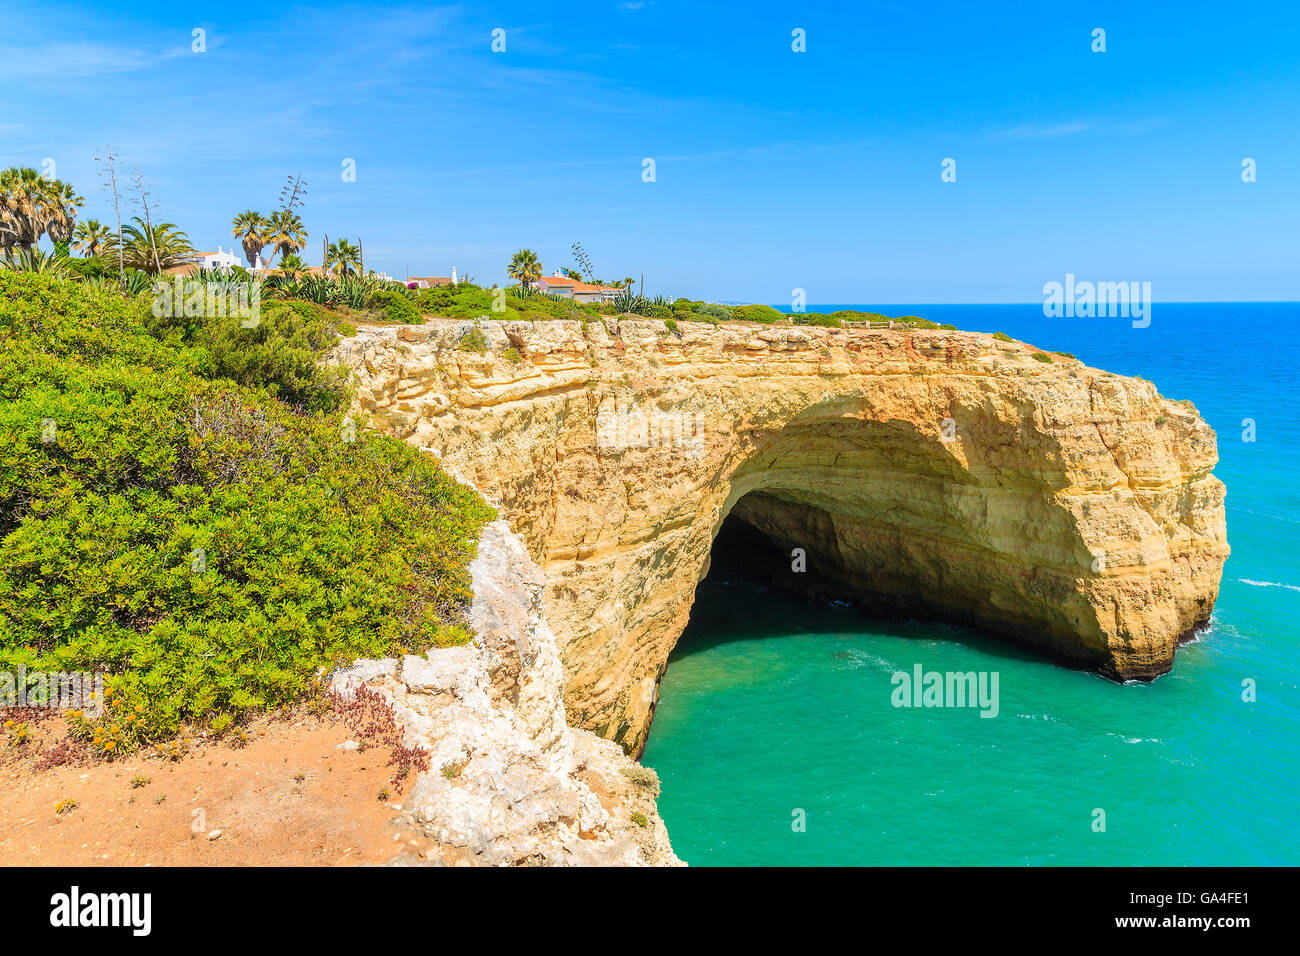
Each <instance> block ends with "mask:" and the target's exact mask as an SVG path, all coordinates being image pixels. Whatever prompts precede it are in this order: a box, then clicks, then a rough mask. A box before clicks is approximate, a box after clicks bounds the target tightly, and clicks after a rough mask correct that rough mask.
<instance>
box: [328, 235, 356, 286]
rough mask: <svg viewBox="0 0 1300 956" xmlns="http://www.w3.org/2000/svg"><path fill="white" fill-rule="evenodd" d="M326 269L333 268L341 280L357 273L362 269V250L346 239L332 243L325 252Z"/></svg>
mask: <svg viewBox="0 0 1300 956" xmlns="http://www.w3.org/2000/svg"><path fill="white" fill-rule="evenodd" d="M325 268H326V269H330V268H332V269H333V270H334V271H335V272H336V273H337V274H338V276H339V278H342V277H343V276H345V275H347V274H348V273H350V272H352V273H355V272H356V271H357V270H358V269H360V268H361V250H360V249H359V248H358V247H357V246H354V245H353V244H352V243H350V242H348V241H347V240H346V239H339V240H338V241H337V242H331V243H330V244H329V248H328V249H326V250H325Z"/></svg>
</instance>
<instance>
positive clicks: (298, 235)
mask: <svg viewBox="0 0 1300 956" xmlns="http://www.w3.org/2000/svg"><path fill="white" fill-rule="evenodd" d="M266 241H267V242H268V243H269V244H270V245H271V256H272V258H274V257H275V256H276V255H277V254H279V255H282V256H287V255H288V254H289V253H291V252H297V251H298V250H299V249H301V248H302V247H303V246H305V245H307V230H306V229H304V228H303V225H302V217H301V216H299V215H298V214H297V213H296V212H290V211H289V210H287V209H277V210H276V211H275V212H273V213H271V218H270V220H269V221H268V222H267V228H266Z"/></svg>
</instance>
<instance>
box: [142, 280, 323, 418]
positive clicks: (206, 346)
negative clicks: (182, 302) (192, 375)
mask: <svg viewBox="0 0 1300 956" xmlns="http://www.w3.org/2000/svg"><path fill="white" fill-rule="evenodd" d="M163 321H167V320H163ZM200 322H201V324H200V325H199V326H198V327H197V328H196V329H195V330H194V331H193V332H192V334H191V335H190V336H189V341H191V342H193V343H194V344H197V345H199V346H200V347H201V348H202V349H203V351H204V353H206V354H205V355H204V358H203V359H202V363H201V366H200V368H201V370H202V371H203V373H204V374H206V375H207V376H208V377H209V378H218V379H230V380H231V381H233V382H237V383H238V384H240V385H248V386H262V387H266V388H269V389H271V390H272V391H273V392H274V393H275V394H276V396H277V397H279V398H280V399H282V400H283V401H285V402H288V403H289V404H291V405H300V406H304V407H306V408H307V409H309V410H311V411H334V410H337V409H339V408H341V407H342V405H343V400H344V397H345V393H346V372H345V370H344V369H342V368H340V367H337V366H335V367H329V366H325V365H322V364H321V359H322V358H323V357H324V355H325V353H326V352H328V351H329V350H330V349H332V348H333V347H334V345H335V343H336V342H337V341H338V335H339V331H340V329H339V327H338V325H337V321H336V319H335V317H334V315H333V314H332V313H331V312H329V310H327V309H324V308H322V307H321V306H318V305H315V304H314V303H311V302H264V303H263V304H262V307H261V314H260V317H259V321H258V322H257V324H256V326H254V327H252V328H245V327H244V325H243V323H242V322H241V321H240V320H239V319H238V318H234V317H230V318H212V319H202V320H200ZM154 328H155V329H157V328H158V326H156V325H155V326H154Z"/></svg>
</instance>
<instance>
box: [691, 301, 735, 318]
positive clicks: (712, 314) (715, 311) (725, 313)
mask: <svg viewBox="0 0 1300 956" xmlns="http://www.w3.org/2000/svg"><path fill="white" fill-rule="evenodd" d="M695 311H696V313H697V314H698V315H700V316H708V317H709V318H711V319H715V320H717V321H719V322H730V321H731V319H732V313H731V309H730V308H728V307H727V306H725V305H718V304H717V303H716V302H705V303H704V304H702V305H701V306H700V307H699V308H697V309H696V310H695Z"/></svg>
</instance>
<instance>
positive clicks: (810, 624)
mask: <svg viewBox="0 0 1300 956" xmlns="http://www.w3.org/2000/svg"><path fill="white" fill-rule="evenodd" d="M790 562H791V559H790V556H789V555H787V554H786V553H785V552H784V551H783V550H782V549H781V548H779V547H778V546H777V545H776V544H775V543H774V542H773V541H771V539H769V538H767V537H766V536H765V535H763V533H762V532H760V531H758V530H757V529H756V528H754V527H753V526H752V525H750V524H748V523H747V522H745V521H743V520H740V519H738V518H736V517H734V516H732V517H728V519H727V520H726V521H725V522H724V523H723V526H722V528H721V529H720V530H719V532H718V535H717V538H716V539H715V540H714V543H713V550H712V553H711V556H710V565H709V573H708V574H707V575H706V576H705V578H704V580H703V581H701V582H700V584H699V585H698V587H697V588H696V592H695V603H694V605H693V606H692V608H691V618H690V622H689V623H688V624H687V626H686V629H685V630H684V631H683V632H682V636H681V637H680V638H679V639H678V641H677V646H676V647H675V648H674V649H673V652H672V654H671V655H670V657H669V666H671V664H672V662H673V661H675V660H681V659H683V658H685V657H688V656H690V655H691V654H694V653H698V652H700V651H706V650H709V649H711V648H714V647H718V646H720V645H723V644H728V643H731V642H733V641H749V640H756V639H761V638H764V637H780V636H786V635H790V634H799V633H806V634H828V633H829V634H839V635H841V636H842V637H843V638H844V639H845V640H846V641H847V640H851V639H853V638H856V637H859V636H860V635H862V634H864V633H871V634H874V635H880V636H886V637H900V638H910V639H915V640H925V641H933V640H934V639H935V638H936V637H938V638H942V639H943V640H945V641H951V642H952V643H954V644H960V645H964V646H966V647H970V648H973V649H975V650H978V651H981V652H983V653H986V654H989V655H991V656H995V657H1001V658H1005V659H1007V660H1016V661H1032V662H1038V663H1041V664H1044V665H1045V666H1052V665H1051V662H1050V661H1048V660H1047V659H1045V658H1044V657H1043V656H1042V655H1041V654H1036V653H1033V652H1031V651H1027V650H1022V649H1021V648H1019V647H1017V646H1015V645H1014V644H1010V643H1008V642H1006V641H1004V640H1001V639H999V638H997V637H993V636H990V635H988V634H985V633H983V632H981V631H979V630H977V629H975V628H972V627H965V626H962V625H958V624H951V623H947V622H943V621H938V620H934V619H928V618H926V617H924V616H923V615H908V614H898V613H891V612H890V611H889V610H888V609H887V608H886V607H883V606H881V605H877V604H873V603H872V602H871V598H870V596H857V597H856V599H855V598H852V597H850V596H848V595H843V594H837V593H835V592H834V591H831V590H828V589H826V588H824V587H821V586H820V585H819V582H817V581H816V579H815V578H800V577H798V576H795V575H790V574H785V573H782V574H774V573H773V569H781V570H782V571H788V570H789V568H790ZM792 580H793V581H799V582H800V583H801V584H802V585H803V586H802V587H800V588H791V587H789V586H788V583H789V582H790V581H792ZM859 600H861V601H863V602H864V604H865V606H862V605H860V604H859V603H858V602H859Z"/></svg>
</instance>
